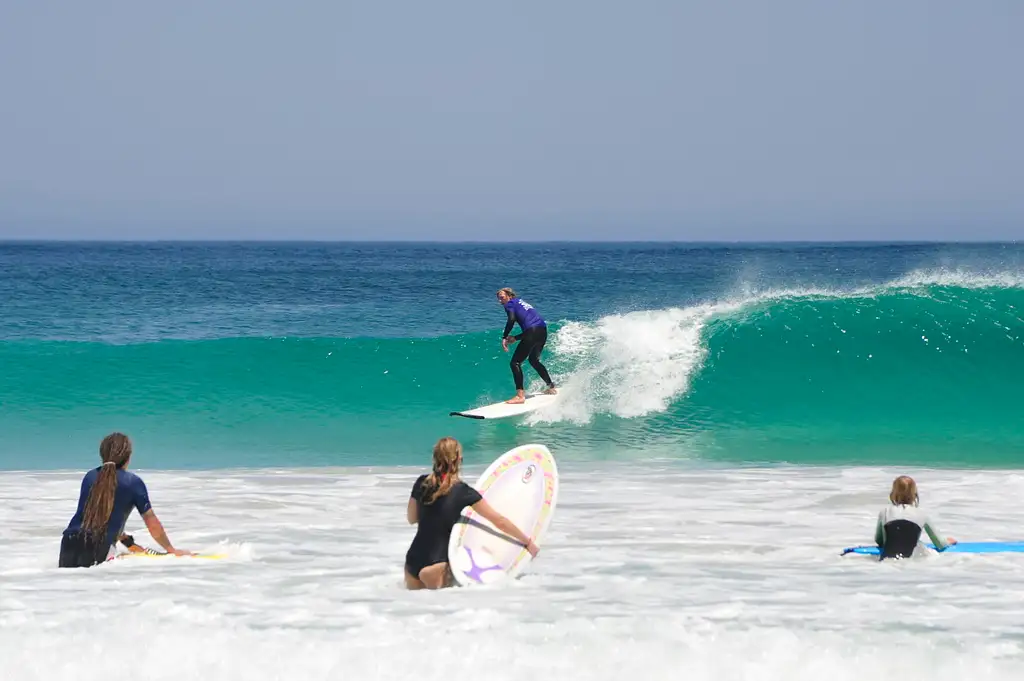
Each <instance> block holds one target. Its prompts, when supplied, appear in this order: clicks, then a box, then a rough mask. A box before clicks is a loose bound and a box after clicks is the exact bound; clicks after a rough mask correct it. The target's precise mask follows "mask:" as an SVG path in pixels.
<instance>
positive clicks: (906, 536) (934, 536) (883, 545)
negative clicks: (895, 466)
mask: <svg viewBox="0 0 1024 681" xmlns="http://www.w3.org/2000/svg"><path fill="white" fill-rule="evenodd" d="M919 503H920V498H919V496H918V494H917V483H916V482H914V479H913V478H912V477H910V476H909V475H901V476H899V477H898V478H896V479H895V480H893V481H892V489H891V490H890V492H889V505H888V506H886V507H885V508H883V509H882V510H881V511H880V512H879V513H878V522H877V523H876V524H875V543H876V544H878V548H879V558H878V559H879V560H885V559H886V558H909V557H910V556H912V555H913V554H914V549H916V548H917V544H918V541H919V540H920V538H921V530H922V529H923V530H924V531H925V532H926V533H927V534H928V537H929V538H931V540H932V543H933V544H934V545H935V548H936V549H937V550H939V551H945V550H946V549H947V548H949V546H950V545H952V544H955V543H956V540H955V539H953V538H952V537H948V538H946V539H943V538H942V535H941V534H939V531H938V530H936V529H935V526H934V525H933V524H932V522H931V520H930V519H929V518H928V516H927V514H925V512H924V511H922V510H921V509H920V508H918V504H919Z"/></svg>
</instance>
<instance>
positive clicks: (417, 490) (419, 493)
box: [409, 475, 427, 502]
mask: <svg viewBox="0 0 1024 681" xmlns="http://www.w3.org/2000/svg"><path fill="white" fill-rule="evenodd" d="M426 480H427V476H426V475H421V476H420V477H418V478H416V482H414V483H413V485H412V493H411V494H410V495H409V496H411V497H412V498H413V499H415V500H416V501H419V502H422V501H423V483H424V482H426Z"/></svg>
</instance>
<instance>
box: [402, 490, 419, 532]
mask: <svg viewBox="0 0 1024 681" xmlns="http://www.w3.org/2000/svg"><path fill="white" fill-rule="evenodd" d="M405 517H406V519H407V520H408V521H409V524H410V525H415V524H416V523H417V522H419V520H420V508H419V504H417V503H416V500H415V499H413V498H412V497H409V505H408V506H407V507H406V509H405Z"/></svg>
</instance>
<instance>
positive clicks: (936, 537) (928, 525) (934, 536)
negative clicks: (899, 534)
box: [924, 518, 949, 551]
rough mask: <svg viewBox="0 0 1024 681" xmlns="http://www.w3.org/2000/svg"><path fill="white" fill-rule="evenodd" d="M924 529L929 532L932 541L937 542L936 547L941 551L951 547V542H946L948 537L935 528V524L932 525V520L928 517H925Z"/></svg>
mask: <svg viewBox="0 0 1024 681" xmlns="http://www.w3.org/2000/svg"><path fill="white" fill-rule="evenodd" d="M924 531H925V532H927V533H928V537H929V538H930V539H931V540H932V543H933V544H935V548H936V549H938V550H939V551H945V550H946V549H948V548H949V543H947V542H946V538H945V537H943V536H942V535H941V534H939V532H938V531H937V530H936V529H935V526H934V525H932V521H931V520H930V519H928V518H925V521H924Z"/></svg>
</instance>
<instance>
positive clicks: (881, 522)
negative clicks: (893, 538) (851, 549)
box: [875, 510, 885, 546]
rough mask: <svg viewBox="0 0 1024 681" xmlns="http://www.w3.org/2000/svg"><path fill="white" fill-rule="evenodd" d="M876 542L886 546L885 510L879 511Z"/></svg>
mask: <svg viewBox="0 0 1024 681" xmlns="http://www.w3.org/2000/svg"><path fill="white" fill-rule="evenodd" d="M875 544H876V545H878V546H885V511H884V510H882V511H879V512H878V522H877V523H876V524H875Z"/></svg>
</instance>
